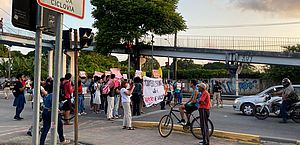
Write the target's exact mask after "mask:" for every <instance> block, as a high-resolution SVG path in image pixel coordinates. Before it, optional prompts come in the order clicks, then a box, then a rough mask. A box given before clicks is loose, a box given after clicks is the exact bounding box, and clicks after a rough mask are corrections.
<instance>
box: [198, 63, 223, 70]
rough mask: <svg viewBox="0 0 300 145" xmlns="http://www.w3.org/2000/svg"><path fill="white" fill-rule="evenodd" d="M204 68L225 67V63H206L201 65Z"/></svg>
mask: <svg viewBox="0 0 300 145" xmlns="http://www.w3.org/2000/svg"><path fill="white" fill-rule="evenodd" d="M203 68H204V69H226V64H225V63H222V62H213V63H207V64H205V65H204V66H203Z"/></svg>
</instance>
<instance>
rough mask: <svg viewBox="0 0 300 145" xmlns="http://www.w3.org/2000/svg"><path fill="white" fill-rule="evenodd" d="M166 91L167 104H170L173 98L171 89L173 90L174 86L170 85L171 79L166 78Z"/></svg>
mask: <svg viewBox="0 0 300 145" xmlns="http://www.w3.org/2000/svg"><path fill="white" fill-rule="evenodd" d="M167 83H168V91H167V105H169V104H171V102H172V100H173V94H172V93H173V91H174V87H173V85H172V82H171V80H168V82H167Z"/></svg>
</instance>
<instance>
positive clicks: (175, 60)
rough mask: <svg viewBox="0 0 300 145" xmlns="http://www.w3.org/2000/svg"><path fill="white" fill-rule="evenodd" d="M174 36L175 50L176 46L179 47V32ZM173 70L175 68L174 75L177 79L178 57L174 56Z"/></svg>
mask: <svg viewBox="0 0 300 145" xmlns="http://www.w3.org/2000/svg"><path fill="white" fill-rule="evenodd" d="M174 37H175V38H174V51H176V48H177V32H176V33H175V36H174ZM173 70H174V72H173V74H174V75H173V77H174V80H176V79H177V58H176V57H174V58H173Z"/></svg>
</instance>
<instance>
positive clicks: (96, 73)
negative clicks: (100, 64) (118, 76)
mask: <svg viewBox="0 0 300 145" xmlns="http://www.w3.org/2000/svg"><path fill="white" fill-rule="evenodd" d="M102 75H104V73H102V72H98V71H95V73H94V76H97V77H101V76H102Z"/></svg>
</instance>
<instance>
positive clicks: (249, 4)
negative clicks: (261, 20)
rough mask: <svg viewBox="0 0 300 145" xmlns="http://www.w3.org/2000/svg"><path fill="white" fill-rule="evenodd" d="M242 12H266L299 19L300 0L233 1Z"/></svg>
mask: <svg viewBox="0 0 300 145" xmlns="http://www.w3.org/2000/svg"><path fill="white" fill-rule="evenodd" d="M230 2H231V4H234V5H235V6H236V7H238V8H241V9H242V10H252V11H257V12H266V13H270V14H275V15H278V16H282V17H299V16H300V9H299V6H300V0H231V1H230Z"/></svg>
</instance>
